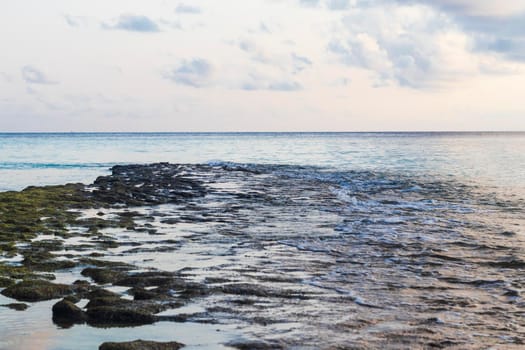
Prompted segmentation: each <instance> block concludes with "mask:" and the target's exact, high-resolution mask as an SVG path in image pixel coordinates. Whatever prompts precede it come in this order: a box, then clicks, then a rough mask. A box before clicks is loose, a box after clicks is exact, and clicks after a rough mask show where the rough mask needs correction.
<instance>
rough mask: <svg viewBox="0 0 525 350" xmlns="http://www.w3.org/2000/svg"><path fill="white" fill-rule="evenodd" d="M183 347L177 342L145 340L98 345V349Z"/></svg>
mask: <svg viewBox="0 0 525 350" xmlns="http://www.w3.org/2000/svg"><path fill="white" fill-rule="evenodd" d="M182 347H184V344H180V343H177V342H165V343H161V342H154V341H146V340H135V341H132V342H122V343H111V342H108V343H104V344H102V345H100V347H99V350H178V349H181V348H182Z"/></svg>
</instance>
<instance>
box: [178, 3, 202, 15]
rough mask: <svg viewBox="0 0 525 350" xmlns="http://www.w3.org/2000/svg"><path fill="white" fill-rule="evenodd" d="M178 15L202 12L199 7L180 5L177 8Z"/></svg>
mask: <svg viewBox="0 0 525 350" xmlns="http://www.w3.org/2000/svg"><path fill="white" fill-rule="evenodd" d="M175 12H176V13H187V14H198V13H201V12H202V10H201V8H200V7H198V6H192V5H186V4H179V5H178V6H177V7H176V8H175Z"/></svg>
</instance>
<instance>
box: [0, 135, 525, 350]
mask: <svg viewBox="0 0 525 350" xmlns="http://www.w3.org/2000/svg"><path fill="white" fill-rule="evenodd" d="M0 155H1V156H0V190H2V191H8V190H21V189H23V188H25V187H27V186H32V185H50V184H64V183H70V182H82V183H85V184H91V183H92V182H93V181H94V180H95V179H97V177H99V176H103V177H102V178H100V179H99V180H98V181H97V182H96V184H95V185H93V186H88V187H87V189H88V192H89V191H92V193H96V191H100V190H101V187H103V186H106V185H108V184H109V185H111V184H114V183H115V181H117V180H118V181H120V182H119V184H120V185H119V186H120V187H119V188H120V189H121V190H122V189H126V188H127V189H128V190H129V191H130V193H132V194H133V195H132V196H131V197H130V196H128V197H126V196H124V197H121V198H124V200H128V199H130V198H131V199H136V198H139V197H140V198H146V199H147V200H152V198H153V199H154V198H156V196H163V195H168V196H169V195H173V196H177V195H180V196H182V197H181V198H183V200H178V201H175V202H174V203H164V204H159V202H155V201H153V202H152V203H153V204H151V205H144V203H148V202H141V203H142V205H140V206H125V205H122V203H120V202H119V203H117V204H119V205H115V206H105V207H101V208H96V209H82V210H81V211H80V212H79V215H80V217H79V220H78V224H76V223H75V224H74V225H72V226H71V227H68V230H69V232H71V233H72V234H66V235H58V234H57V235H55V234H53V235H41V236H39V237H37V238H34V239H33V240H32V242H30V243H28V242H25V243H22V244H20V245H18V246H17V247H18V249H19V250H18V254H17V255H16V256H12V255H11V256H9V255H8V254H5V255H0V263H2V264H11V265H20V264H24V260H23V259H24V254H32V253H34V251H33V249H32V246H31V245H32V244H33V245H35V246H38V247H41V248H42V247H47V249H51V252H50V254H52V256H56V257H57V259H62V260H67V261H68V262H70V263H71V265H72V266H74V267H73V268H70V269H63V270H57V271H54V272H53V275H54V276H53V277H54V278H55V281H56V282H60V283H66V284H71V283H73V282H74V281H77V280H85V281H88V282H89V283H91V284H92V286H95V285H97V286H98V287H102V288H104V289H107V290H109V291H112V292H114V293H117V294H118V295H120V296H121V298H122V299H125V300H124V301H123V300H120V299H119V300H120V301H121V302H123V303H124V302H126V303H131V302H132V300H134V299H136V297H135V296H134V293H136V292H137V288H130V286H129V284H126V282H118V281H115V282H114V283H106V284H102V283H98V284H97V283H94V281H93V280H91V279H89V278H88V277H86V274H85V273H83V271H84V270H83V269H85V268H86V267H87V266H89V264H90V263H89V261H88V262H87V263H86V260H82V258H83V257H87V256H89V257H96V258H97V259H102V260H104V261H109V262H112V263H115V264H126V266H132V268H131V270H130V271H128V270H126V272H125V273H128V274H131V276H136V275H135V274H137V275H138V274H140V273H146V275H141V276H150V275H147V274H148V273H149V274H158V275H154V276H155V277H156V278H157V282H151V283H150V282H148V283H150V284H147V283H146V282H143V283H144V286H147V287H146V288H147V291H143V292H144V293H146V292H150V293H154V292H155V291H157V292H158V291H160V292H158V293H164V294H161V297H162V298H161V299H160V300H161V301H162V302H166V300H170V301H172V300H175V301H176V302H177V303H178V304H177V307H173V308H172V309H168V310H165V311H163V312H161V313H159V314H158V316H159V317H161V319H162V317H165V319H162V320H164V321H163V322H156V323H154V324H152V325H140V326H136V327H133V328H130V327H120V328H114V327H93V326H91V325H90V324H89V322H88V323H87V324H85V323H83V324H79V325H69V326H68V327H63V326H60V325H57V324H55V323H53V322H52V320H51V310H50V309H51V307H52V306H53V304H54V303H56V302H57V300H51V301H44V302H36V303H30V305H29V306H30V307H29V309H27V310H26V311H14V310H8V309H6V308H3V309H2V308H0V324H1V325H2V327H0V349H37V348H38V349H49V350H62V349H71V348H75V349H85V350H88V349H95V348H97V346H98V345H100V344H101V343H102V342H104V341H130V340H134V339H137V338H142V339H150V340H160V341H173V340H174V341H180V342H183V343H185V344H186V345H187V347H186V348H187V349H248V348H258V349H298V348H299V349H339V348H356V349H370V348H385V349H389V348H392V349H399V348H444V347H448V346H451V347H455V348H461V349H480V348H489V347H494V348H508V349H518V348H520V347H522V346H523V344H524V343H525V324H524V323H523V317H524V315H525V299H524V298H525V289H524V286H525V277H524V275H523V269H524V268H525V133H156V134H137V133H131V134H127V133H110V134H91V133H86V134H0ZM159 162H169V163H172V164H174V165H168V164H165V163H163V164H154V165H149V166H144V167H141V166H137V167H126V166H121V167H116V168H114V169H113V173H112V172H111V171H110V168H111V167H112V166H114V165H125V164H130V163H133V164H150V163H159ZM175 164H179V165H175ZM161 178H162V179H164V180H162V181H160V179H161ZM166 179H167V180H166ZM156 180H158V181H156ZM172 180H173V183H174V184H177V183H178V184H179V185H178V186H179V187H177V186H175V187H169V186H170V184H171V182H172ZM189 184H193V185H194V187H193V189H192V187H191V186H190V185H189ZM109 185H108V186H109ZM156 186H157V187H156ZM162 186H168V187H166V188H164V187H162ZM195 188H196V189H197V190H195ZM141 191H143V192H141ZM177 191H179V192H177ZM90 193H91V192H90ZM120 193H122V191H121V192H120ZM124 193H126V192H124ZM161 203H163V202H161ZM49 219H50V218H49V217H42V218H41V220H42V221H43V222H45V221H46V220H49ZM0 220H2V217H1V216H0ZM89 220H92V221H93V222H97V223H98V224H100V227H99V229H97V230H95V231H94V232H91V231H89V230H88V229H87V228H86V227H84V226H82V225H85V224H86V223H89V222H91V221H89ZM104 220H107V222H106V224H104V225H103V223H104ZM118 220H123V222H126V223H127V224H126V225H124V226H119V227H111V225H109V224H108V223H111V222H118ZM130 220H131V223H129V222H130ZM101 223H102V224H101ZM43 243H45V244H43ZM123 273H124V272H123ZM128 277H129V276H128ZM166 279H170V280H169V281H168V282H169V283H171V284H169V286H171V287H170V288H167V289H162V287H163V285H158V284H155V283H160V282H158V281H165V280H166ZM171 279H173V280H171ZM147 281H149V280H147ZM163 283H164V282H163ZM181 286H182V287H181ZM188 288H190V289H191V290H190V292H188ZM13 302H14V300H13V299H10V298H8V297H6V296H0V305H1V304H8V303H13ZM139 302H143V301H139ZM86 304H87V300H85V299H83V300H81V301H79V303H78V305H79V306H80V307H82V308H84V309H85V308H88V309H89V307H88V306H86ZM88 311H89V310H88ZM170 317H171V319H170ZM166 319H169V320H171V321H166ZM173 320H176V321H174V322H172V321H173ZM186 348H185V349H186Z"/></svg>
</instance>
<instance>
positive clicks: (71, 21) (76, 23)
mask: <svg viewBox="0 0 525 350" xmlns="http://www.w3.org/2000/svg"><path fill="white" fill-rule="evenodd" d="M63 17H64V19H65V20H66V23H67V24H68V25H69V26H70V27H80V26H83V25H86V22H87V19H86V18H85V17H81V16H71V15H63Z"/></svg>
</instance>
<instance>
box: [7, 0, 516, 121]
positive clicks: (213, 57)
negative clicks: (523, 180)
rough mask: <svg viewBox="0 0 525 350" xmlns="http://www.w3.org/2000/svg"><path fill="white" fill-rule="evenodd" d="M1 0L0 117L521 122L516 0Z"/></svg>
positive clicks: (65, 119)
mask: <svg viewBox="0 0 525 350" xmlns="http://www.w3.org/2000/svg"><path fill="white" fill-rule="evenodd" d="M0 5H1V9H2V10H1V11H0V45H1V51H0V131H332V130H333V131H368V130H370V131H379V130H525V0H500V1H494V0H433V1H431V0H389V1H387V0H223V1H218V0H186V1H179V0H173V1H172V0H148V1H145V0H140V1H139V0H119V1H117V0H112V1H100V0H92V1H79V0H47V1H42V0H19V1H10V0H0Z"/></svg>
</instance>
